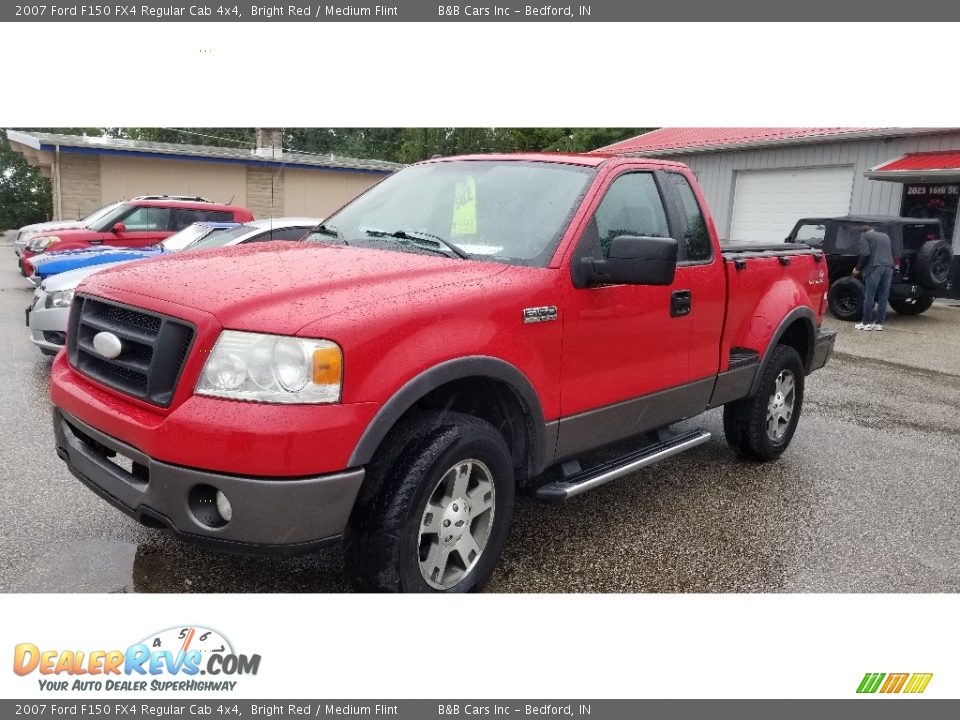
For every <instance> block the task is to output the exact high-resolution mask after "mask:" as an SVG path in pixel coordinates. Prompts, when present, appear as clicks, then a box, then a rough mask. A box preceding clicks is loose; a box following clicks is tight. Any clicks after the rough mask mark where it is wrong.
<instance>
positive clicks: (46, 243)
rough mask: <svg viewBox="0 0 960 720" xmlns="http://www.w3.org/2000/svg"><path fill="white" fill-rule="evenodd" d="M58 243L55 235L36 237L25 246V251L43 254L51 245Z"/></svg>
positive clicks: (58, 239)
mask: <svg viewBox="0 0 960 720" xmlns="http://www.w3.org/2000/svg"><path fill="white" fill-rule="evenodd" d="M58 242H60V238H58V237H57V236H56V235H47V236H45V237H38V238H37V239H35V240H31V241H30V244H29V245H27V250H29V251H30V252H35V253H37V252H43V251H44V250H46V249H47V248H48V247H50V246H51V245H56V244H57V243H58Z"/></svg>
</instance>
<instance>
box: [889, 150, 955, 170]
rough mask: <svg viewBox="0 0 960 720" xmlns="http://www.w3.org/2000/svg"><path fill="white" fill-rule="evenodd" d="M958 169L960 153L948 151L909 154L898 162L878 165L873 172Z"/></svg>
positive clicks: (893, 161) (892, 161)
mask: <svg viewBox="0 0 960 720" xmlns="http://www.w3.org/2000/svg"><path fill="white" fill-rule="evenodd" d="M958 169H960V152H957V151H955V150H948V151H946V152H921V153H909V154H907V155H904V156H903V157H900V158H897V159H896V160H889V161H887V162H885V163H883V165H877V167H875V168H874V169H873V172H894V171H898V170H899V171H911V170H958Z"/></svg>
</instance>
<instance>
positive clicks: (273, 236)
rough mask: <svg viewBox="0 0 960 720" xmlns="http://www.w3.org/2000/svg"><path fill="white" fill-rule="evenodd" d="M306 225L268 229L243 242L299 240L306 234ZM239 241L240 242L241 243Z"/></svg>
mask: <svg viewBox="0 0 960 720" xmlns="http://www.w3.org/2000/svg"><path fill="white" fill-rule="evenodd" d="M309 229H310V228H306V227H291V228H282V229H280V230H268V231H267V232H265V233H262V234H260V235H256V236H254V237H252V238H250V239H249V240H244V241H243V243H255V242H270V241H271V240H299V239H300V238H302V237H303V236H304V235H306V234H307V230H309ZM243 243H241V244H243Z"/></svg>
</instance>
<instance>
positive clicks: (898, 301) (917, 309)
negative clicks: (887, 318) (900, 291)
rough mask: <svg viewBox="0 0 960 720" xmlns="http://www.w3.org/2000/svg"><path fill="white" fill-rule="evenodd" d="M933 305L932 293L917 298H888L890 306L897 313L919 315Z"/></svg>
mask: <svg viewBox="0 0 960 720" xmlns="http://www.w3.org/2000/svg"><path fill="white" fill-rule="evenodd" d="M932 305H933V296H932V295H922V296H920V297H918V298H890V307H892V308H893V309H894V310H895V311H896V313H897V315H919V314H920V313H924V312H926V311H927V310H929V309H930V307H931V306H932Z"/></svg>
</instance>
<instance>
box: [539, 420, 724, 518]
mask: <svg viewBox="0 0 960 720" xmlns="http://www.w3.org/2000/svg"><path fill="white" fill-rule="evenodd" d="M709 439H710V433H708V432H707V431H706V430H691V431H689V432H685V433H681V434H679V435H674V436H673V437H670V438H668V439H666V440H661V441H660V442H655V443H652V444H651V445H647V446H645V447H642V448H640V449H639V450H634V451H633V452H630V453H627V454H626V455H622V456H620V457H618V458H617V459H616V460H610V461H608V462H605V463H603V464H601V465H598V466H597V467H595V468H590V469H589V470H582V471H580V472H578V473H574V474H573V475H569V476H567V477H565V478H563V479H562V480H555V481H554V482H550V483H547V484H546V485H541V486H540V487H539V488H537V499H539V500H548V501H550V502H562V501H563V500H567V499H568V498H572V497H574V496H576V495H579V494H580V493H583V492H586V491H587V490H593V489H594V488H595V487H600V486H601V485H604V484H606V483H608V482H610V481H611V480H616V479H617V478H619V477H623V476H624V475H629V474H630V473H632V472H634V471H635V470H639V469H640V468H642V467H647V466H648V465H653V464H654V463H657V462H660V461H661V460H666V459H667V458H668V457H673V456H674V455H678V454H680V453H682V452H684V451H685V450H689V449H690V448H693V447H696V446H697V445H702V444H703V443H705V442H706V441H707V440H709Z"/></svg>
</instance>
